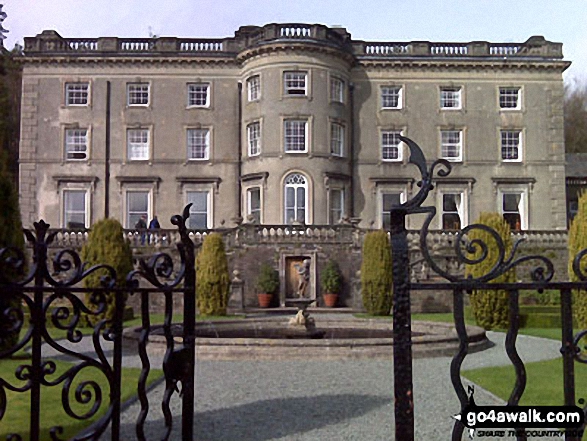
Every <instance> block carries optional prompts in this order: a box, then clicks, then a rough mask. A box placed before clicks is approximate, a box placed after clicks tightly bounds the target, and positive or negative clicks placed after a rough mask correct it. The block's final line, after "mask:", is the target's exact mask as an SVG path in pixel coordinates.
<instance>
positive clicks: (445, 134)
mask: <svg viewBox="0 0 587 441" xmlns="http://www.w3.org/2000/svg"><path fill="white" fill-rule="evenodd" d="M454 134H458V138H459V139H458V142H456V143H455V142H453V141H452V140H450V139H448V138H449V137H450V136H451V135H454ZM463 145H464V142H463V130H461V129H441V130H440V157H441V158H442V159H446V160H447V161H450V162H462V161H463ZM451 148H456V150H457V152H458V155H456V156H450V155H448V154H447V153H448V151H449V150H450V149H451Z"/></svg>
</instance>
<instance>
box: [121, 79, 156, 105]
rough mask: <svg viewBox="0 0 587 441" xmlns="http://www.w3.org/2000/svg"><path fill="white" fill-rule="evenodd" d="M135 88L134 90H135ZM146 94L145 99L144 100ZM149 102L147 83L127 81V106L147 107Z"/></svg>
mask: <svg viewBox="0 0 587 441" xmlns="http://www.w3.org/2000/svg"><path fill="white" fill-rule="evenodd" d="M135 89H136V90H135ZM145 96H146V100H144V98H145ZM150 102H151V85H150V84H149V83H141V82H135V83H127V84H126V105H127V106H129V107H148V106H149V104H150Z"/></svg>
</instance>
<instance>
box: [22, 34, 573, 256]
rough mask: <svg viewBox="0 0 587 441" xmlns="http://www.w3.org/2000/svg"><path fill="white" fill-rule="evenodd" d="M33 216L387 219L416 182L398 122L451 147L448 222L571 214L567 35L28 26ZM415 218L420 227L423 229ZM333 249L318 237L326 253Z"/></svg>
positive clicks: (439, 201)
mask: <svg viewBox="0 0 587 441" xmlns="http://www.w3.org/2000/svg"><path fill="white" fill-rule="evenodd" d="M25 54H26V55H25V57H24V61H23V97H22V123H21V143H20V184H21V186H20V196H21V200H20V202H21V209H22V216H23V223H24V224H25V226H30V225H31V224H32V222H34V221H36V220H38V219H40V218H43V219H45V220H46V221H47V222H48V223H50V224H51V225H52V226H56V227H64V228H67V227H90V226H91V224H92V223H93V222H95V221H96V220H98V219H100V218H102V217H104V216H106V215H108V216H110V217H116V218H119V219H120V220H121V221H122V223H123V225H124V226H125V227H129V228H133V227H134V225H135V222H136V220H137V219H138V218H139V217H140V216H141V215H145V216H146V217H147V218H148V219H150V218H152V217H153V216H154V215H157V216H158V217H159V220H160V222H161V226H162V227H163V228H168V227H171V225H170V224H169V218H170V217H171V215H173V214H176V213H178V212H180V211H181V209H182V207H183V206H184V205H185V204H186V203H187V202H194V206H193V208H192V215H193V216H192V221H191V222H192V223H191V226H192V227H194V228H201V229H207V228H208V229H212V228H214V229H217V228H223V227H225V228H229V227H234V226H235V225H238V224H239V223H240V222H242V221H243V220H244V222H245V223H246V222H256V223H261V224H264V225H281V224H287V223H290V221H292V220H296V221H297V222H301V223H305V224H308V225H324V224H335V223H338V222H340V221H341V220H345V219H347V220H350V221H352V222H355V223H357V224H358V225H359V226H360V227H362V228H373V227H375V228H377V227H381V226H384V225H385V222H386V219H387V216H386V212H387V210H388V209H389V206H390V205H391V204H393V203H397V202H399V201H402V200H405V199H406V198H409V197H410V196H411V195H412V194H413V193H415V190H417V187H416V180H417V177H418V176H417V170H416V169H415V167H413V166H412V165H409V164H408V159H409V152H408V149H407V147H406V146H405V145H403V144H402V143H398V138H397V135H398V134H400V133H401V134H403V135H405V136H408V137H410V138H412V139H413V140H415V141H416V142H417V143H418V144H419V145H420V146H421V147H422V149H423V151H424V153H425V155H426V157H427V158H428V159H429V160H434V159H436V158H438V157H445V158H447V159H449V160H450V161H451V162H452V165H453V172H452V173H451V175H450V176H449V177H448V178H438V180H437V186H436V190H435V191H433V192H431V194H430V196H429V200H428V201H427V203H426V204H427V205H434V206H436V207H437V210H438V215H437V219H436V220H435V221H434V222H435V224H433V228H443V227H444V228H454V227H456V226H464V225H466V224H468V223H472V222H473V221H474V220H475V219H476V218H477V216H478V215H479V213H480V212H482V211H502V212H503V211H505V216H506V217H507V218H508V220H509V222H510V223H511V224H512V226H513V227H514V228H519V229H523V230H551V229H552V230H562V229H565V228H566V208H565V196H564V189H565V175H564V165H565V157H564V140H563V116H562V103H563V82H562V72H563V71H564V70H565V69H566V68H567V67H568V66H569V63H568V62H566V61H564V60H563V59H562V57H563V56H562V45H561V44H559V43H551V42H549V41H546V40H544V38H542V37H532V38H530V39H529V40H528V41H526V42H525V43H507V44H497V43H488V42H469V43H433V42H405V43H398V42H382V43H380V42H365V41H361V40H355V39H352V38H351V35H350V34H349V33H348V32H347V31H346V30H345V29H344V28H328V27H325V26H322V25H307V24H295V25H293V24H288V25H283V24H270V25H266V26H263V27H255V26H245V27H241V28H240V29H239V30H238V31H237V32H236V33H235V35H234V37H231V38H224V39H182V38H171V37H160V38H153V39H124V38H114V37H106V38H97V39H68V38H62V37H61V36H60V35H59V34H57V33H56V32H55V31H44V32H43V33H41V34H39V35H37V36H36V37H31V38H26V39H25ZM421 221H422V220H421V219H419V218H418V217H417V216H413V217H412V218H410V219H409V220H408V227H410V228H418V227H419V226H420V225H421ZM316 252H317V253H320V251H316Z"/></svg>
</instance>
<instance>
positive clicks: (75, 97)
mask: <svg viewBox="0 0 587 441" xmlns="http://www.w3.org/2000/svg"><path fill="white" fill-rule="evenodd" d="M89 90H90V83H66V84H65V103H66V104H67V105H68V106H87V105H88V98H89Z"/></svg>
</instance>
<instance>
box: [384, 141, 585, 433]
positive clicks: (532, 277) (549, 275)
mask: <svg viewBox="0 0 587 441" xmlns="http://www.w3.org/2000/svg"><path fill="white" fill-rule="evenodd" d="M400 139H401V140H402V141H403V142H404V143H405V144H406V145H407V146H408V147H409V149H410V159H409V162H410V163H411V164H414V165H415V166H417V167H418V169H419V171H420V174H421V180H420V181H419V182H418V184H417V185H418V186H419V187H420V189H419V191H418V192H417V194H416V195H415V196H414V197H413V198H412V199H410V200H408V201H407V202H405V203H403V204H401V205H399V206H396V207H393V208H392V210H391V228H390V235H391V242H392V261H393V280H394V291H393V296H394V306H393V315H394V317H393V323H394V387H395V427H396V432H395V437H396V439H397V440H398V441H399V440H401V441H410V440H413V439H414V414H413V409H414V401H413V393H412V356H411V341H412V340H411V323H410V291H411V290H435V291H438V290H448V291H450V292H452V293H453V311H454V323H455V327H456V331H457V335H458V337H459V349H458V352H457V353H456V354H455V355H454V357H453V359H452V362H451V366H450V377H451V381H452V384H453V388H454V390H455V393H456V395H457V397H458V400H459V402H460V405H461V410H464V409H465V408H466V407H467V405H468V403H469V397H468V396H467V391H466V390H465V387H464V385H463V382H462V380H461V376H460V373H461V366H462V364H463V361H464V359H465V357H466V356H467V353H468V336H467V329H466V326H465V316H464V305H465V302H464V296H465V294H466V293H472V292H473V290H477V289H483V290H506V291H507V293H508V297H509V326H508V330H507V334H506V340H505V349H506V353H507V355H508V357H509V359H510V361H511V363H512V365H513V367H514V370H515V376H516V381H515V384H514V387H513V389H512V392H511V394H510V397H509V399H508V401H507V405H508V406H517V405H518V403H519V401H520V399H521V397H522V395H523V393H524V390H525V388H526V380H527V379H526V368H525V366H524V363H523V362H522V360H521V358H520V356H519V354H518V351H517V348H516V339H517V335H518V331H519V328H520V315H519V292H520V291H521V290H534V291H536V290H539V291H541V290H545V289H551V290H557V291H558V292H559V294H560V298H561V327H562V338H561V343H562V346H561V350H560V351H561V354H562V357H563V384H561V387H563V388H564V404H565V405H568V406H574V405H576V401H575V399H576V397H575V378H574V362H575V361H578V362H581V363H587V356H586V355H585V353H584V352H582V351H581V348H580V342H581V340H582V339H583V338H584V337H586V336H587V330H585V331H581V332H579V333H578V334H577V335H575V336H573V321H572V319H573V311H572V290H574V289H583V290H585V289H587V272H586V271H585V264H584V263H582V260H583V259H584V257H585V256H586V255H587V250H583V251H581V252H580V253H578V254H577V256H576V257H575V258H574V263H573V271H574V273H575V274H576V275H577V276H578V278H579V280H580V282H555V281H553V277H554V273H555V271H554V265H553V263H552V261H551V260H550V259H549V258H547V257H545V256H541V255H527V256H518V251H519V247H520V243H521V241H522V240H523V239H521V240H519V241H517V242H516V243H514V245H513V247H512V249H511V251H509V253H507V252H506V246H505V244H504V242H503V240H502V239H501V237H500V236H499V234H498V233H497V232H496V231H495V230H493V229H491V228H490V227H487V226H485V225H481V224H472V225H468V226H466V227H465V228H463V229H461V230H460V231H458V232H457V234H456V237H455V240H454V243H453V248H454V256H453V258H454V259H455V261H456V262H458V264H467V265H477V264H479V263H481V262H483V261H485V260H486V259H487V258H488V249H489V248H488V246H489V244H488V243H486V242H485V241H483V240H481V239H479V238H476V237H474V234H471V233H473V232H475V231H484V232H485V233H488V234H489V237H490V238H491V240H492V241H494V246H495V247H496V248H497V250H498V257H497V259H496V260H495V262H494V263H493V265H492V267H491V268H490V269H489V270H488V271H487V272H485V274H482V275H480V276H478V277H475V278H473V277H471V276H468V277H466V276H463V275H458V274H454V273H451V272H449V271H448V270H447V271H445V270H443V269H442V268H441V267H440V266H439V265H438V264H437V263H436V262H435V261H434V259H433V256H432V253H431V252H430V249H429V248H430V247H429V245H428V242H427V237H428V232H429V227H430V224H431V222H432V219H433V218H434V216H435V215H436V208H435V207H434V206H422V204H423V203H424V201H425V200H426V197H427V196H428V193H429V192H430V191H431V190H432V189H433V188H434V185H433V178H434V172H435V169H436V168H437V167H439V170H438V171H437V172H436V173H437V175H438V176H439V177H441V178H442V177H446V176H448V175H449V174H450V172H451V169H452V167H451V164H450V163H449V162H448V161H446V160H443V159H438V160H436V161H434V162H433V163H432V164H431V165H430V167H429V168H428V165H427V163H426V159H425V157H424V154H423V153H422V150H421V149H420V147H419V146H418V145H417V144H416V143H415V142H414V141H413V140H411V139H409V138H406V137H403V136H402V137H400ZM417 213H421V214H426V218H425V221H424V223H423V226H422V228H421V230H420V232H419V235H420V237H419V248H420V252H421V253H422V257H423V261H425V262H426V263H427V264H428V265H429V268H430V269H431V271H432V272H433V273H436V275H438V276H440V277H442V278H444V279H445V280H446V282H434V283H411V282H410V280H409V274H408V266H409V257H408V243H407V235H406V229H405V217H406V215H410V214H417ZM528 262H535V263H534V265H535V266H534V268H533V269H532V270H530V274H529V277H528V281H521V282H520V281H518V282H516V283H496V282H497V281H496V279H497V278H498V277H499V276H501V275H503V274H505V273H507V272H508V271H510V270H511V269H513V268H515V267H517V266H519V265H521V264H523V263H525V264H527V263H528ZM490 282H492V283H490ZM585 410H586V408H583V412H585ZM464 429H465V426H464V425H463V424H462V423H461V422H460V421H456V420H455V423H454V426H453V431H452V440H453V441H460V440H461V439H462V437H463V432H464ZM582 429H584V427H583V428H582ZM516 436H517V439H518V440H525V439H526V434H525V432H524V431H522V432H520V433H519V434H516ZM565 439H566V440H573V441H574V440H578V439H579V437H577V436H576V435H575V434H574V433H572V432H569V433H565Z"/></svg>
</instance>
